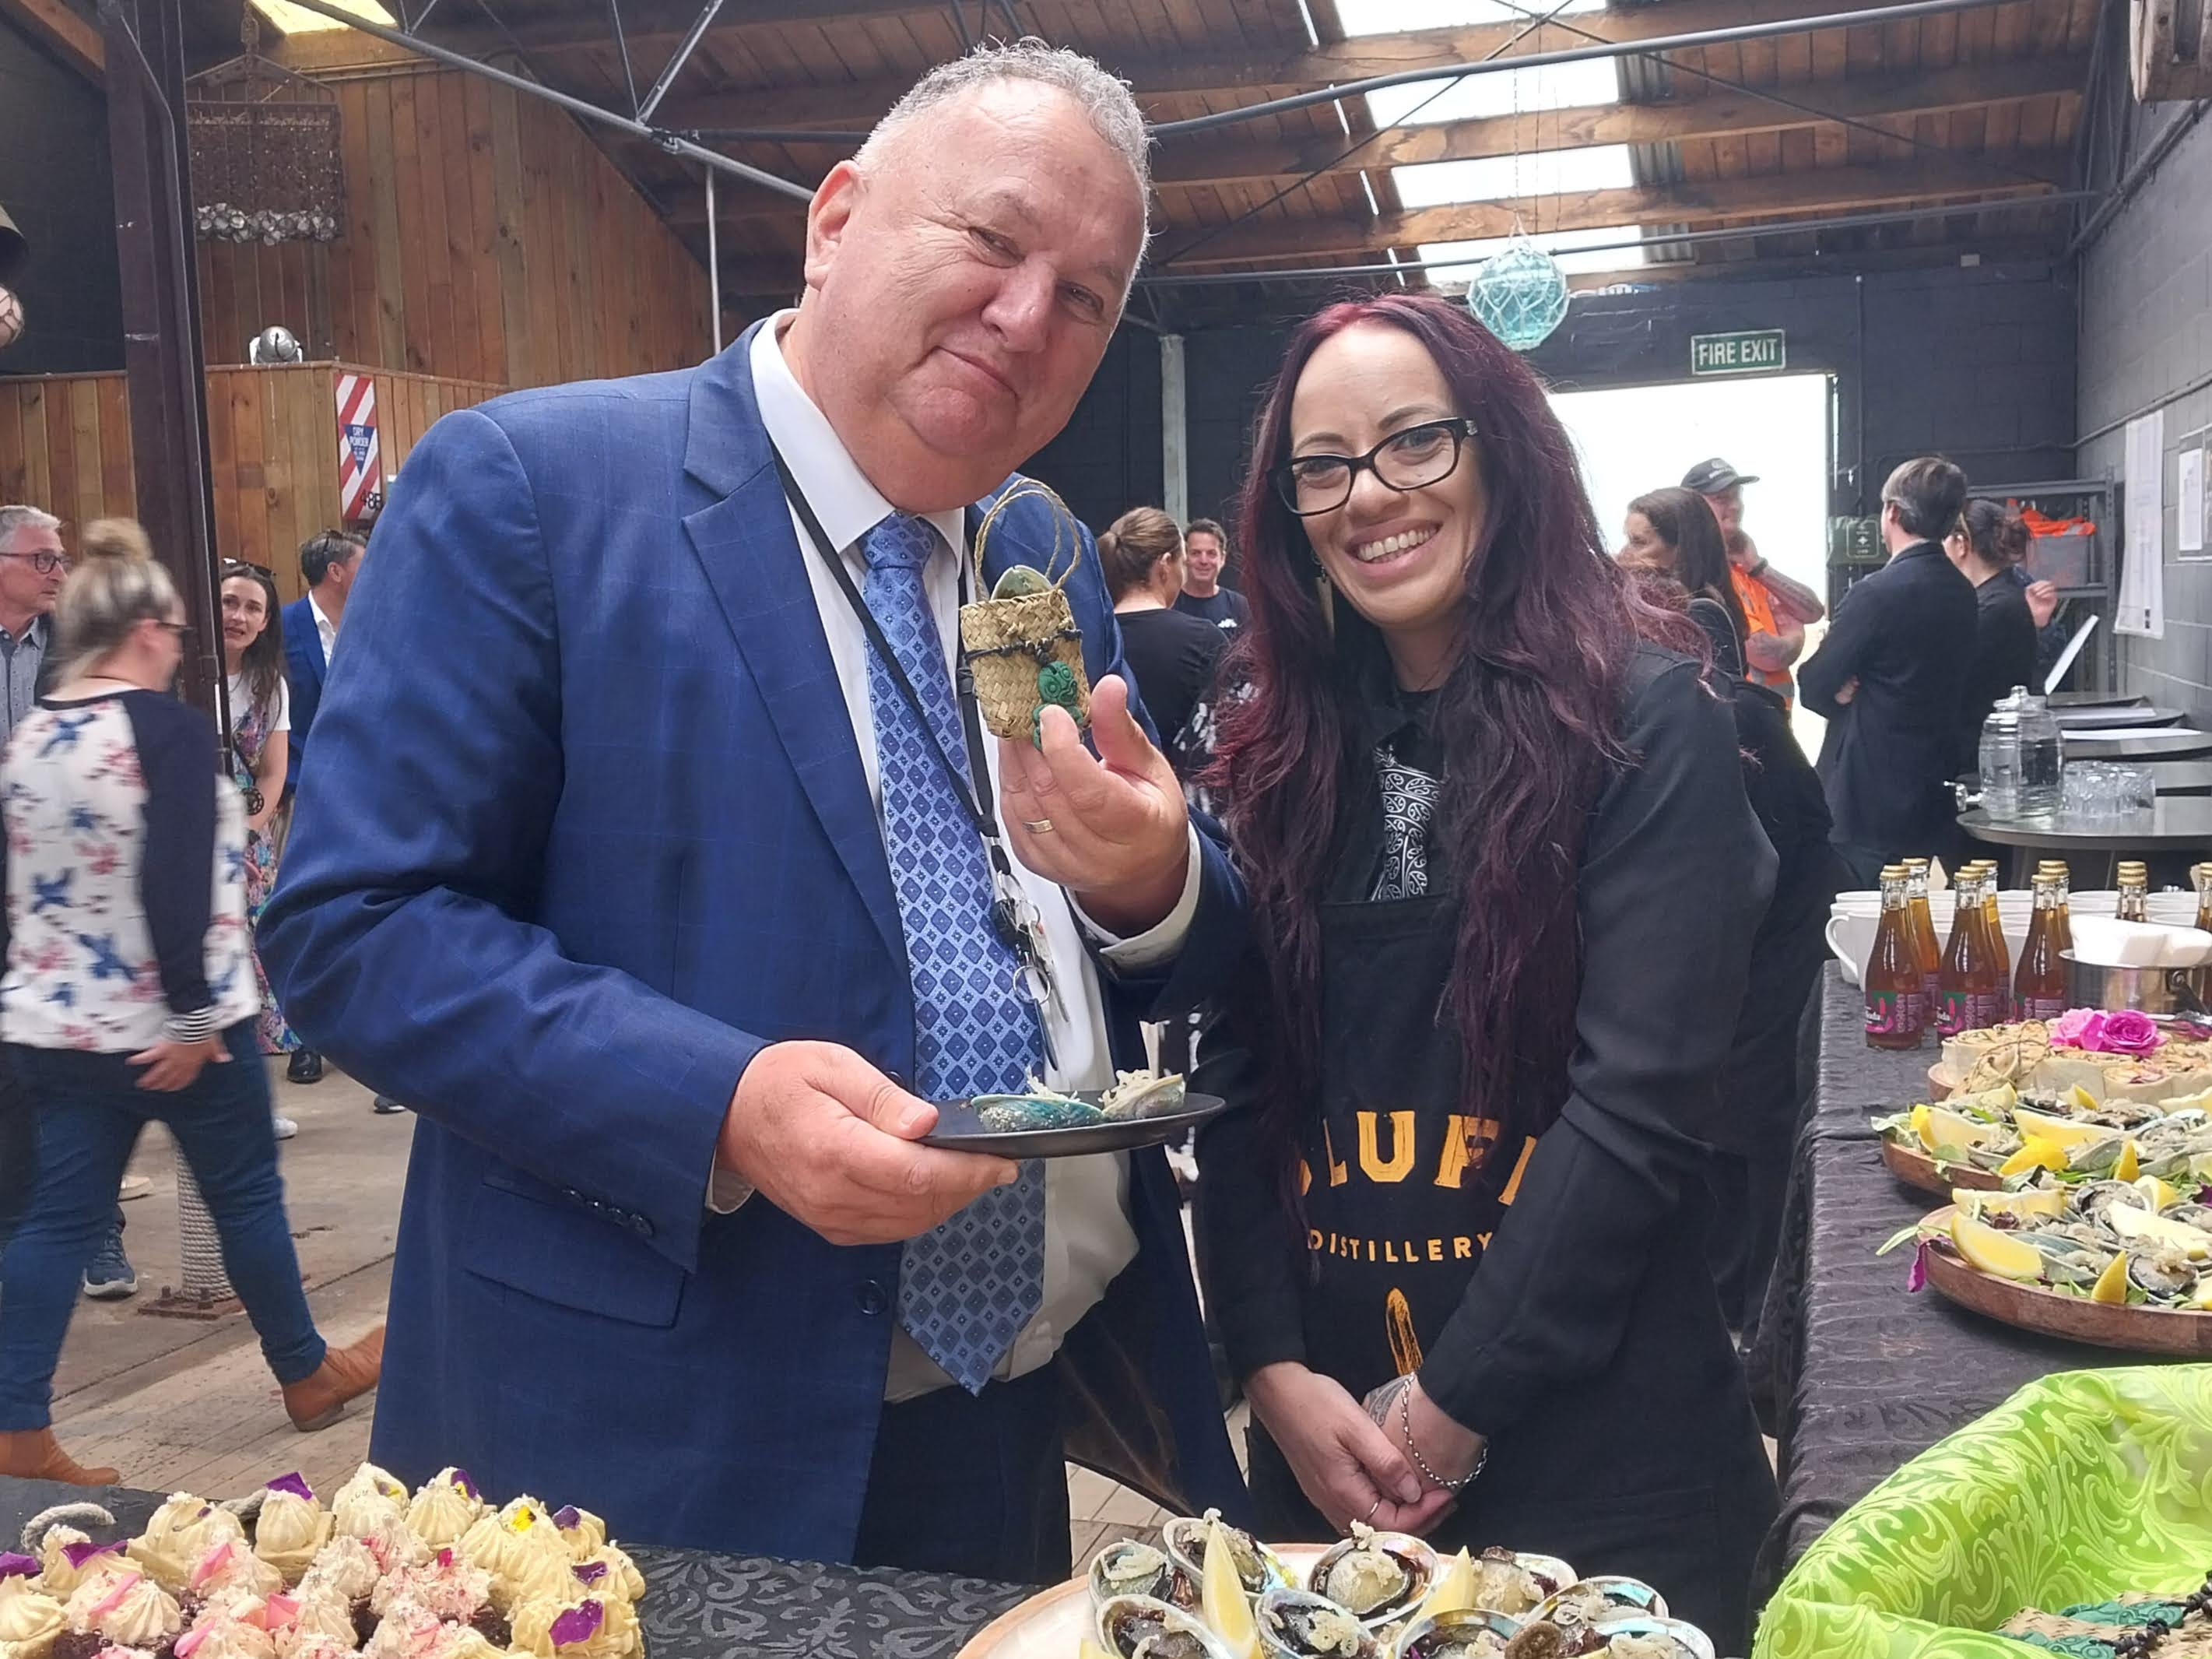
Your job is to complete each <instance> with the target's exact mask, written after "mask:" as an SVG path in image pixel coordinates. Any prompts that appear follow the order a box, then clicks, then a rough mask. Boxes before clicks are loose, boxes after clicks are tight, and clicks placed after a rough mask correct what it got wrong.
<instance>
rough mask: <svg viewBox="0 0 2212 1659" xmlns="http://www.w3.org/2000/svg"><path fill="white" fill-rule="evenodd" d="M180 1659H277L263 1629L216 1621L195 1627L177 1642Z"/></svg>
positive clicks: (246, 1622) (245, 1622)
mask: <svg viewBox="0 0 2212 1659" xmlns="http://www.w3.org/2000/svg"><path fill="white" fill-rule="evenodd" d="M176 1656H177V1659H276V1641H275V1639H274V1638H272V1637H270V1634H269V1632H267V1631H265V1630H264V1629H263V1628H262V1627H261V1626H258V1625H256V1624H254V1623H252V1621H251V1620H245V1619H236V1618H230V1619H217V1620H214V1621H212V1622H211V1623H208V1624H204V1625H195V1626H193V1627H192V1628H191V1630H188V1631H186V1632H185V1633H184V1634H183V1635H182V1636H179V1638H177V1648H176Z"/></svg>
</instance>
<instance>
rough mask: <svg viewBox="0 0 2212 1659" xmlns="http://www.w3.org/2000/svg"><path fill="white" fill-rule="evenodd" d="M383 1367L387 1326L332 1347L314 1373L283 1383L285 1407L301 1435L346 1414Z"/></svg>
mask: <svg viewBox="0 0 2212 1659" xmlns="http://www.w3.org/2000/svg"><path fill="white" fill-rule="evenodd" d="M383 1370H384V1327H383V1326H381V1325H379V1326H378V1327H377V1328H375V1329H374V1330H373V1331H371V1332H370V1333H369V1334H368V1335H367V1336H364V1337H363V1338H362V1340H360V1341H358V1342H356V1343H355V1344H354V1345H353V1346H351V1347H348V1348H332V1349H331V1350H330V1351H329V1352H327V1353H325V1354H324V1356H323V1363H322V1364H319V1365H318V1366H317V1367H315V1370H314V1371H313V1375H311V1376H303V1377H301V1379H300V1380H299V1381H298V1382H297V1383H286V1384H285V1385H284V1409H285V1411H286V1412H288V1413H290V1415H291V1419H292V1426H293V1427H294V1428H295V1429H297V1430H299V1431H300V1432H301V1434H313V1432H314V1431H316V1430H317V1429H327V1428H328V1427H330V1425H331V1424H333V1423H335V1422H337V1420H338V1419H339V1418H340V1417H342V1416H343V1415H344V1414H345V1403H346V1401H349V1400H352V1399H355V1398H356V1397H358V1396H359V1395H364V1394H367V1393H368V1392H369V1390H370V1389H374V1387H375V1386H376V1379H377V1377H378V1376H380V1374H381V1373H382V1372H383Z"/></svg>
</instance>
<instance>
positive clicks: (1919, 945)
mask: <svg viewBox="0 0 2212 1659" xmlns="http://www.w3.org/2000/svg"><path fill="white" fill-rule="evenodd" d="M1905 915H1906V916H1907V918H1908V919H1909V920H1910V921H1911V932H1912V950H1913V954H1914V955H1915V956H1917V957H1919V959H1920V978H1921V988H1922V989H1923V991H1924V992H1926V994H1927V997H1928V1006H1929V1010H1930V1011H1931V1012H1932V1011H1933V1010H1934V1008H1935V1006H1936V975H1938V974H1940V973H1942V970H1943V947H1942V945H1939V944H1937V943H1936V918H1935V917H1934V916H1933V915H1931V914H1929V908H1928V860H1926V859H1907V860H1905Z"/></svg>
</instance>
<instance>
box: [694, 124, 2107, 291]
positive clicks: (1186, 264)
mask: <svg viewBox="0 0 2212 1659" xmlns="http://www.w3.org/2000/svg"><path fill="white" fill-rule="evenodd" d="M2022 159H2024V160H2025V161H2027V162H2029V163H2031V164H2032V163H2033V162H2034V161H2036V160H2037V158H2036V157H2035V156H2033V155H2029V156H2027V157H2026V158H2022ZM2042 159H2043V160H2044V161H2045V162H2046V163H2047V164H2048V167H2050V168H2051V169H2054V170H2055V169H2057V168H2058V167H2062V166H2063V158H2062V157H2061V156H2060V155H2057V153H2056V152H2053V153H2051V154H2050V155H2046V156H2045V157H2043V158H2042ZM2058 188H2059V186H2058V185H2057V184H2056V183H2055V182H2051V181H2048V180H2044V179H2007V178H2005V177H2004V176H2002V175H2001V174H1998V173H1995V172H1994V171H1993V170H1991V169H1990V168H1988V167H1977V166H1975V165H1973V164H1972V161H1971V159H1970V158H1966V157H1963V156H1962V157H1960V158H1957V159H1956V160H1952V161H1936V162H1932V163H1922V164H1916V165H1915V166H1912V167H1832V168H1827V169H1825V170H1822V171H1817V172H1813V173H1779V174H1772V175H1769V176H1766V177H1764V178H1756V179H1729V180H1726V181H1723V182H1716V183H1711V184H1697V185H1673V186H1669V187H1666V188H1659V187H1647V188H1639V189H1630V190H1598V191H1577V192H1572V193H1568V194H1562V195H1558V196H1547V197H1542V198H1541V201H1542V204H1543V206H1542V210H1541V214H1529V213H1527V212H1525V211H1523V212H1522V219H1523V220H1524V221H1528V220H1541V230H1538V231H1536V232H1534V233H1533V234H1535V235H1537V236H1538V238H1539V240H1541V238H1542V237H1543V236H1545V235H1547V234H1551V233H1552V232H1553V231H1564V230H1599V229H1605V228H1611V227H1614V226H1638V225H1642V226H1650V225H1678V224H1682V223H1685V222H1686V223H1690V224H1692V225H1695V226H1697V227H1698V228H1711V227H1716V226H1719V225H1724V224H1729V223H1733V222H1739V221H1753V220H1768V221H1771V222H1770V223H1766V224H1764V225H1762V226H1761V227H1760V234H1764V235H1774V236H1785V235H1788V234H1790V233H1791V229H1792V227H1791V225H1790V222H1789V219H1788V218H1787V217H1786V216H1790V215H1796V216H1820V215H1826V214H1838V213H1849V212H1856V211H1861V210H1875V209H1880V208H1889V207H1900V206H1910V205H1913V204H1918V203H1922V202H1925V203H1928V204H1929V214H1930V216H1937V215H1944V214H1957V213H1967V212H1972V211H1976V210H1982V209H1993V208H2002V207H2005V206H2008V205H2010V206H2019V205H2027V204H2032V203H2033V200H2034V198H2035V197H2038V196H2041V195H2047V194H2049V193H2051V191H2055V190H2057V189H2058ZM1515 213H1516V204H1515V203H1511V202H1467V203H1457V204H1452V205H1450V206H1447V207H1435V208H1422V209H1418V210H1410V211H1401V212H1397V213H1388V214H1384V215H1383V216H1382V217H1380V218H1378V219H1372V220H1350V219H1337V218H1322V219H1282V218H1278V219H1267V220H1258V221H1255V222H1251V223H1249V224H1247V225H1243V226H1240V227H1238V228H1237V229H1235V230H1232V231H1229V232H1226V233H1225V234H1222V235H1220V236H1217V237H1215V238H1214V239H1213V240H1212V241H1210V242H1208V243H1206V244H1205V245H1204V246H1202V247H1200V248H1198V249H1197V250H1196V251H1195V252H1194V253H1193V254H1192V255H1191V256H1190V257H1189V258H1187V259H1177V258H1174V252H1173V249H1172V248H1169V249H1165V250H1164V253H1165V254H1166V256H1167V258H1168V260H1169V262H1170V263H1171V264H1173V265H1174V266H1175V267H1176V269H1189V270H1197V269H1200V268H1212V267H1218V266H1228V265H1237V264H1250V263H1253V262H1255V261H1264V262H1267V263H1269V264H1281V263H1283V262H1284V261H1286V260H1291V259H1300V258H1327V259H1328V260H1329V261H1330V262H1332V263H1337V262H1342V261H1348V260H1351V259H1355V258H1360V257H1362V256H1380V254H1381V253H1382V252H1383V250H1384V249H1386V248H1401V249H1405V248H1411V247H1413V246H1417V245H1418V244H1420V243H1423V242H1455V241H1464V240H1473V239H1475V238H1478V237H1486V236H1505V235H1510V234H1511V233H1512V231H1513V228H1514V224H1515ZM1778 216H1782V217H1778ZM699 229H700V228H699V227H697V226H696V225H695V226H693V227H691V228H690V229H689V230H687V231H686V233H685V234H686V236H687V239H688V240H693V241H696V240H698V237H699ZM1161 269H1163V266H1162V265H1161V264H1147V265H1146V274H1147V275H1150V274H1156V273H1157V272H1158V271H1159V270H1161ZM722 287H723V291H724V293H725V294H726V295H745V294H788V293H793V292H796V291H797V289H798V288H799V262H798V260H797V259H796V258H790V259H777V258H760V257H757V256H751V257H748V256H743V255H739V256H736V257H732V255H730V254H729V253H727V252H726V253H725V254H724V256H723V258H722Z"/></svg>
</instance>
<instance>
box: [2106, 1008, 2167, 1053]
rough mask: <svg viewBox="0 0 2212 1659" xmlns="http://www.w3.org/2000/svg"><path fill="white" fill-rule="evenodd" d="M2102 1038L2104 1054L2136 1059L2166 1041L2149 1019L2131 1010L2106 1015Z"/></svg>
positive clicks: (2124, 1009) (2144, 1014)
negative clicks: (2128, 1056) (2122, 1055)
mask: <svg viewBox="0 0 2212 1659" xmlns="http://www.w3.org/2000/svg"><path fill="white" fill-rule="evenodd" d="M2103 1036H2104V1047H2105V1052H2106V1053H2107V1054H2132V1055H2134V1056H2136V1058H2137V1059H2140V1058H2142V1056H2143V1055H2145V1054H2149V1053H2150V1052H2151V1051H2152V1050H2153V1049H2154V1048H2157V1047H2158V1046H2159V1045H2160V1043H2162V1042H2165V1041H2166V1038H2165V1037H2164V1036H2161V1035H2160V1032H2159V1029H2158V1026H2157V1024H2155V1023H2154V1021H2153V1020H2152V1018H2151V1017H2150V1016H2149V1015H2148V1014H2146V1013H2142V1012H2138V1011H2137V1010H2136V1009H2133V1008H2123V1009H2121V1010H2120V1011H2119V1012H2117V1013H2112V1014H2107V1015H2106V1016H2105V1030H2104V1033H2103Z"/></svg>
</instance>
